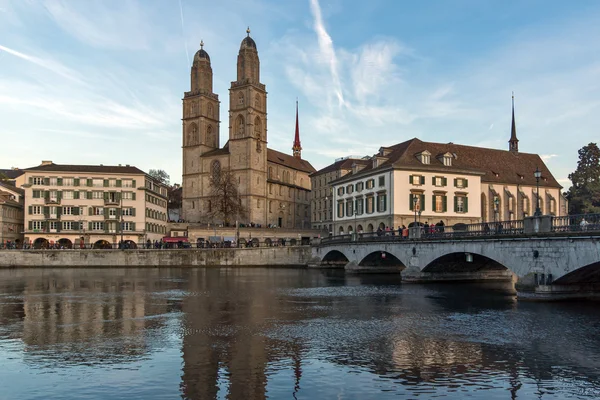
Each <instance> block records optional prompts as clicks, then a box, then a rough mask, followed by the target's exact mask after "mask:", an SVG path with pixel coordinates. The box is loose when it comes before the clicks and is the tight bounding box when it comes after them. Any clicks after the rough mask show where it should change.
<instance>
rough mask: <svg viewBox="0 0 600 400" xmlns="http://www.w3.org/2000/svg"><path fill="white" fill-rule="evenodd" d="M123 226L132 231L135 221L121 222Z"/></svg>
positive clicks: (124, 228) (125, 229)
mask: <svg viewBox="0 0 600 400" xmlns="http://www.w3.org/2000/svg"><path fill="white" fill-rule="evenodd" d="M121 227H122V229H123V230H124V231H132V230H133V222H121Z"/></svg>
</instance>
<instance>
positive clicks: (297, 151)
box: [292, 100, 302, 158]
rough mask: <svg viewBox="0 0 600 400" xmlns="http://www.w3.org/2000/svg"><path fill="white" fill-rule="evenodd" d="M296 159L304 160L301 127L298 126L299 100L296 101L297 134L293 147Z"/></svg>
mask: <svg viewBox="0 0 600 400" xmlns="http://www.w3.org/2000/svg"><path fill="white" fill-rule="evenodd" d="M292 151H293V154H294V157H296V158H302V145H301V144H300V127H299V126H298V100H296V134H295V135H294V145H293V146H292Z"/></svg>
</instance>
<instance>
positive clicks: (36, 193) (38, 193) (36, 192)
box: [32, 190, 42, 199]
mask: <svg viewBox="0 0 600 400" xmlns="http://www.w3.org/2000/svg"><path fill="white" fill-rule="evenodd" d="M32 196H33V198H34V199H39V198H41V197H42V191H41V190H34V191H33V192H32Z"/></svg>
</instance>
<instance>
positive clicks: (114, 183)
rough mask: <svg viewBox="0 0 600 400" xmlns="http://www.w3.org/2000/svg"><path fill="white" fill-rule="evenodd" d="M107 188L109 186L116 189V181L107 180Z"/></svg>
mask: <svg viewBox="0 0 600 400" xmlns="http://www.w3.org/2000/svg"><path fill="white" fill-rule="evenodd" d="M108 186H110V187H117V180H116V179H109V180H108Z"/></svg>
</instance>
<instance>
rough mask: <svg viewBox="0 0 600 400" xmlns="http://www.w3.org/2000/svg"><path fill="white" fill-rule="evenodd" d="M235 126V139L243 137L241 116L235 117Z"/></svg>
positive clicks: (242, 118) (242, 119)
mask: <svg viewBox="0 0 600 400" xmlns="http://www.w3.org/2000/svg"><path fill="white" fill-rule="evenodd" d="M235 126H236V137H237V138H241V137H244V117H242V116H241V115H240V116H239V117H237V121H236V123H235Z"/></svg>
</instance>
